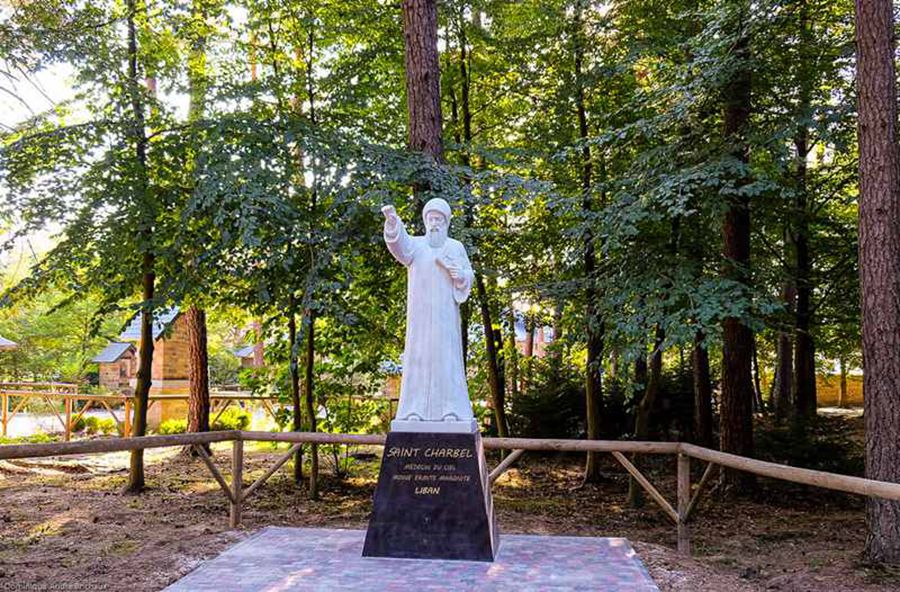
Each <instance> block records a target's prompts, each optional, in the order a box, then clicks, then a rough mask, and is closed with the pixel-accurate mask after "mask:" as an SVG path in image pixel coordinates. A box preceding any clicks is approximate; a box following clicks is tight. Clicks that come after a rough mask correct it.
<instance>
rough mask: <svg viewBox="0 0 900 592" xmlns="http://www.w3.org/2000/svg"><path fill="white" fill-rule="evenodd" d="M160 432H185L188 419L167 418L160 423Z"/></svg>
mask: <svg viewBox="0 0 900 592" xmlns="http://www.w3.org/2000/svg"><path fill="white" fill-rule="evenodd" d="M156 431H157V433H159V434H163V435H166V434H183V433H185V432H186V431H187V420H186V419H167V420H166V421H164V422H162V423H161V424H159V429H158V430H156Z"/></svg>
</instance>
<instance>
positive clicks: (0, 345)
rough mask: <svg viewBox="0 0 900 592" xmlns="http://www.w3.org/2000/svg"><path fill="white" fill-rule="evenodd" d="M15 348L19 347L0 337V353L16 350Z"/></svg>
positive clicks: (13, 342)
mask: <svg viewBox="0 0 900 592" xmlns="http://www.w3.org/2000/svg"><path fill="white" fill-rule="evenodd" d="M17 347H19V344H18V343H16V342H15V341H10V340H9V339H6V338H5V337H2V336H0V351H6V350H11V349H16V348H17Z"/></svg>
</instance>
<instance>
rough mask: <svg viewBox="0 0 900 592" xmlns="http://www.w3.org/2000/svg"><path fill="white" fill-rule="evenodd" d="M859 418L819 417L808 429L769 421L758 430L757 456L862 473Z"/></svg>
mask: <svg viewBox="0 0 900 592" xmlns="http://www.w3.org/2000/svg"><path fill="white" fill-rule="evenodd" d="M859 421H860V420H859V419H856V418H853V419H846V418H842V417H818V418H816V419H815V420H814V421H813V422H812V424H811V425H808V426H806V429H803V430H800V429H797V426H796V425H776V424H770V423H767V424H766V425H765V426H764V427H763V429H761V430H759V434H758V437H757V442H756V456H757V457H758V458H760V459H763V460H769V461H772V462H777V463H781V464H788V465H791V466H795V467H803V468H805V469H815V470H818V471H826V472H830V473H838V474H840V475H857V476H860V477H861V476H863V475H864V469H865V462H864V461H865V456H864V449H863V446H862V442H860V441H859V426H858V425H854V424H855V423H856V422H859Z"/></svg>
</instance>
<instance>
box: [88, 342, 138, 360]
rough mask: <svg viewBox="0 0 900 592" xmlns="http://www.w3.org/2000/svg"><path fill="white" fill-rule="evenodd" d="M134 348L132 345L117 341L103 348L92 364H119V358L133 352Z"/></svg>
mask: <svg viewBox="0 0 900 592" xmlns="http://www.w3.org/2000/svg"><path fill="white" fill-rule="evenodd" d="M133 349H134V346H133V345H132V344H130V343H119V342H116V341H113V342H111V343H110V344H109V345H107V346H106V347H104V348H103V351H101V352H100V353H99V354H97V355H96V356H94V359H93V360H91V361H92V362H99V363H101V364H103V363H109V362H118V361H119V358H121V357H122V356H124V355H125V354H126V353H128V351H129V350H133Z"/></svg>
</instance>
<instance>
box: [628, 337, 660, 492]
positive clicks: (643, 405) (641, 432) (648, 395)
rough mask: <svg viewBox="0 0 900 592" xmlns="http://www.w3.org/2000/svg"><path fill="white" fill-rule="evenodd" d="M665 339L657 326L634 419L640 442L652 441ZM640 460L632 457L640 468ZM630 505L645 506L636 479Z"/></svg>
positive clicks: (630, 482)
mask: <svg viewBox="0 0 900 592" xmlns="http://www.w3.org/2000/svg"><path fill="white" fill-rule="evenodd" d="M665 339H666V333H665V331H664V330H663V328H662V327H660V326H659V325H657V326H656V335H655V337H654V340H653V352H651V354H650V374H649V376H647V387H646V388H645V389H644V396H643V397H641V402H640V403H639V404H638V408H637V411H636V413H635V418H634V439H635V440H638V441H646V440H649V439H650V421H651V418H652V415H653V411H654V410H655V408H656V401H657V399H658V398H659V390H660V389H659V387H660V380H661V379H662V345H663V342H664V341H665ZM640 460H641V459H640V457H639V456H638V455H634V456H633V457H632V462H633V463H634V464H635V466H639V463H640ZM628 505H630V506H631V507H633V508H638V507H641V506H643V505H644V497H643V495H642V490H641V487H640V486H639V485H638V483H637V482H636V481H635V480H634V478H629V479H628Z"/></svg>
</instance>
